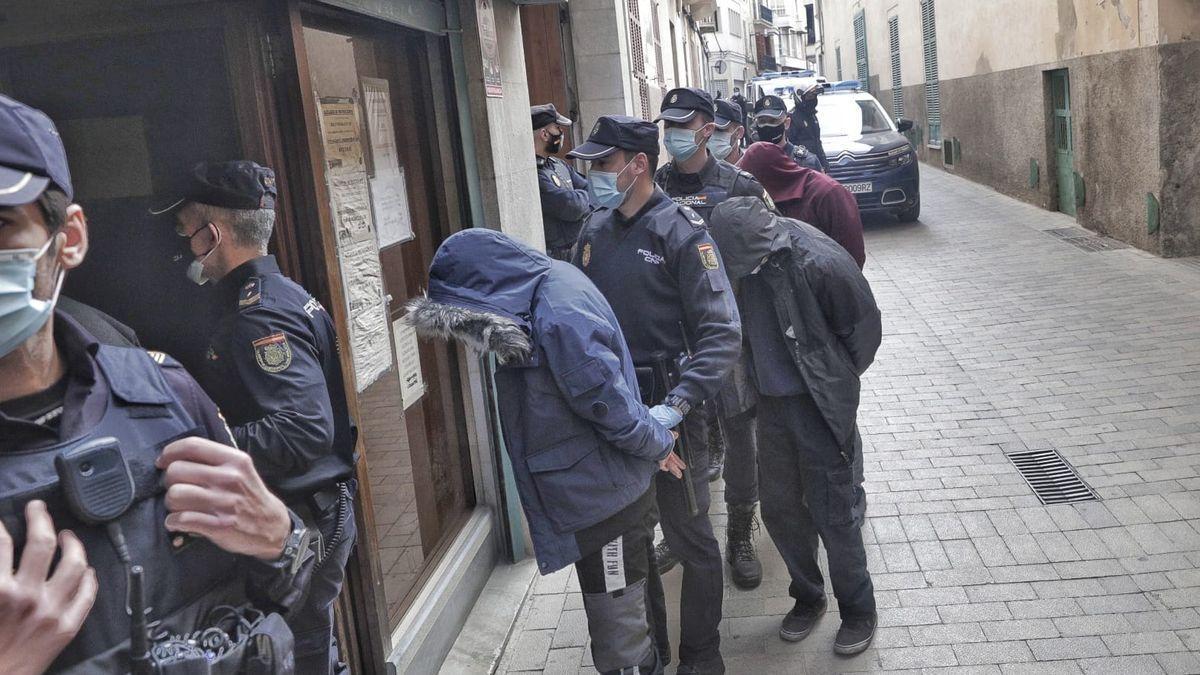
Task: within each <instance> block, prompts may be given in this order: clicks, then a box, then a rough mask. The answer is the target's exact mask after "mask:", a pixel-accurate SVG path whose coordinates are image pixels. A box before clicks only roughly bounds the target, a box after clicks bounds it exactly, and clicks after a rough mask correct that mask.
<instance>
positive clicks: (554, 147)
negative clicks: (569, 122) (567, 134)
mask: <svg viewBox="0 0 1200 675" xmlns="http://www.w3.org/2000/svg"><path fill="white" fill-rule="evenodd" d="M562 144H563V135H562V134H550V140H548V141H546V151H547V152H549V153H550V154H552V155H557V154H558V151H559V150H562Z"/></svg>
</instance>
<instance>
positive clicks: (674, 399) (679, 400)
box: [663, 394, 692, 417]
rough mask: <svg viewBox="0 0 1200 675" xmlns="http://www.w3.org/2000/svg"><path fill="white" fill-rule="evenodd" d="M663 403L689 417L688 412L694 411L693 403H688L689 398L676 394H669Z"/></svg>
mask: <svg viewBox="0 0 1200 675" xmlns="http://www.w3.org/2000/svg"><path fill="white" fill-rule="evenodd" d="M663 403H664V404H665V405H669V406H671V407H672V408H674V409H676V410H678V411H679V414H680V415H683V416H684V417H687V416H688V413H690V412H691V411H692V404H691V403H688V402H687V399H685V398H683V397H682V396H676V395H675V394H671V395H669V396H667V397H666V398H665V399H663Z"/></svg>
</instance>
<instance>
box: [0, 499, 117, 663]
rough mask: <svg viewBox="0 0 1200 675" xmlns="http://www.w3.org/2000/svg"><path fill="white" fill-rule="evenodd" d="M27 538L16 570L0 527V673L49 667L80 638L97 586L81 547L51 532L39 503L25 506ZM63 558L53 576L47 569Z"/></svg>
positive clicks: (66, 533) (9, 542) (69, 535)
mask: <svg viewBox="0 0 1200 675" xmlns="http://www.w3.org/2000/svg"><path fill="white" fill-rule="evenodd" d="M25 522H26V523H27V528H26V529H27V531H28V534H27V535H26V537H25V549H24V551H23V552H22V553H21V563H20V567H17V568H15V569H14V568H13V541H12V537H11V536H9V533H8V530H6V529H4V525H3V524H2V523H0V673H6V674H7V675H25V674H27V673H28V674H30V675H34V674H36V673H41V672H43V671H44V670H46V669H47V668H49V667H50V664H51V663H53V662H54V659H55V658H56V657H57V656H58V654H59V652H61V651H62V650H63V649H64V648H66V646H67V645H68V644H70V642H71V640H73V639H74V638H75V636H76V635H77V634H78V633H79V629H80V628H81V627H82V626H83V620H84V619H86V618H87V615H88V613H89V612H91V610H92V603H93V602H95V600H96V591H97V590H98V588H99V586H98V585H97V582H96V571H95V570H93V569H92V568H91V567H88V561H87V553H86V552H85V551H84V549H83V544H82V543H80V541H79V539H78V538H76V537H75V535H74V534H72V533H71V532H70V531H69V530H63V531H62V532H59V533H58V534H57V536H56V535H55V532H54V521H53V520H51V518H50V513H49V512H48V511H47V510H46V505H45V504H44V503H42V502H41V501H37V500H35V501H31V502H29V503H28V504H27V505H26V506H25ZM56 551H61V553H62V555H61V557H60V558H59V560H58V565H56V566H55V568H54V573H53V574H50V563H51V561H52V560H53V559H54V554H55V552H56Z"/></svg>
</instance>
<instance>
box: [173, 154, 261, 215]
mask: <svg viewBox="0 0 1200 675" xmlns="http://www.w3.org/2000/svg"><path fill="white" fill-rule="evenodd" d="M278 196H279V193H278V191H277V189H276V186H275V172H274V171H272V170H271V169H269V168H267V167H265V166H261V165H259V164H256V163H255V162H251V161H250V160H247V159H239V160H235V161H232V162H200V163H199V164H196V165H195V166H193V167H192V170H191V171H190V172H189V173H188V175H187V185H186V187H185V188H184V190H183V196H182V197H180V198H179V199H177V200H175V201H174V202H172V203H171V204H169V205H167V206H165V207H163V208H159V209H154V210H153V211H151V213H153V214H155V215H157V214H160V213H167V212H169V211H173V210H175V209H177V208H179V207H180V206H183V205H184V204H188V203H190V202H195V203H198V204H207V205H209V206H220V207H222V208H226V209H239V210H248V211H253V210H257V209H274V208H275V200H276V198H278Z"/></svg>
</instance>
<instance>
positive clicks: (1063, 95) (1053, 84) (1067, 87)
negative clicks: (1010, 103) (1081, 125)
mask: <svg viewBox="0 0 1200 675" xmlns="http://www.w3.org/2000/svg"><path fill="white" fill-rule="evenodd" d="M1050 97H1051V101H1052V103H1053V105H1054V113H1053V119H1052V122H1053V124H1054V165H1055V170H1056V172H1057V177H1058V181H1057V182H1058V210H1059V211H1062V212H1063V213H1067V214H1070V215H1072V216H1073V215H1075V147H1074V134H1073V133H1072V131H1071V80H1070V78H1069V77H1068V76H1067V71H1066V70H1056V71H1054V72H1052V73H1050Z"/></svg>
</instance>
